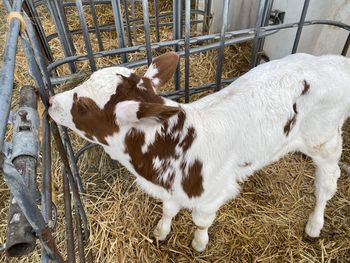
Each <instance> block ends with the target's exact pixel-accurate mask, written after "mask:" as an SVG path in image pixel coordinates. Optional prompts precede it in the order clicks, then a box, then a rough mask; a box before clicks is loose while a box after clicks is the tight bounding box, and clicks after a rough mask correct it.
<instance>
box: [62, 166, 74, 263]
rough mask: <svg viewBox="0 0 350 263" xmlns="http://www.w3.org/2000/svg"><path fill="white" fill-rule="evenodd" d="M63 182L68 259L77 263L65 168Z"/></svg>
mask: <svg viewBox="0 0 350 263" xmlns="http://www.w3.org/2000/svg"><path fill="white" fill-rule="evenodd" d="M62 179H63V180H62V181H63V196H64V214H65V218H64V220H65V222H66V224H65V227H66V242H67V257H68V258H67V259H68V262H75V253H74V234H73V219H72V207H71V195H70V190H69V182H68V178H67V173H66V171H65V168H63V171H62Z"/></svg>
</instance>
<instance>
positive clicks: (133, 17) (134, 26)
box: [131, 0, 136, 40]
mask: <svg viewBox="0 0 350 263" xmlns="http://www.w3.org/2000/svg"><path fill="white" fill-rule="evenodd" d="M131 18H132V20H133V22H132V35H133V37H134V40H136V22H135V0H131Z"/></svg>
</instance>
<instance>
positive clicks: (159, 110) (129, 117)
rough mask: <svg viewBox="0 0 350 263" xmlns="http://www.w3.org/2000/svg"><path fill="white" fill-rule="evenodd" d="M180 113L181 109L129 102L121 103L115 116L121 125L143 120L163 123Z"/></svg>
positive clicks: (157, 104)
mask: <svg viewBox="0 0 350 263" xmlns="http://www.w3.org/2000/svg"><path fill="white" fill-rule="evenodd" d="M179 111H180V108H179V107H173V106H167V105H163V104H159V103H148V102H137V101H133V100H129V101H123V102H119V103H118V104H117V107H116V112H115V114H116V118H117V121H118V122H119V123H136V122H141V121H143V120H154V121H157V122H163V121H165V120H167V119H169V118H170V117H172V116H174V115H176V114H177V113H179Z"/></svg>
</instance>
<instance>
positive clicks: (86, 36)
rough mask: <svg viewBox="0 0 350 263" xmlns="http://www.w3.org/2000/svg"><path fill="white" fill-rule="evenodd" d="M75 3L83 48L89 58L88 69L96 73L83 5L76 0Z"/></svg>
mask: <svg viewBox="0 0 350 263" xmlns="http://www.w3.org/2000/svg"><path fill="white" fill-rule="evenodd" d="M75 3H76V6H77V10H78V14H79V19H80V26H81V28H82V30H83V37H84V43H85V48H86V51H87V54H88V58H89V63H90V69H91V70H92V71H96V70H97V68H96V63H95V59H94V55H93V51H92V45H91V40H90V36H89V32H88V29H87V25H86V20H85V15H84V10H83V5H82V3H81V0H76V1H75Z"/></svg>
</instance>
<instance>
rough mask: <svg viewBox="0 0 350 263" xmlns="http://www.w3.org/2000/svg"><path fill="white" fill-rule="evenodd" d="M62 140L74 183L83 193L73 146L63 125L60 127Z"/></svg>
mask: <svg viewBox="0 0 350 263" xmlns="http://www.w3.org/2000/svg"><path fill="white" fill-rule="evenodd" d="M62 140H63V142H64V146H65V148H66V151H67V155H68V159H69V161H70V164H71V170H72V175H73V178H74V182H75V183H76V185H77V187H78V190H79V192H80V193H85V190H84V186H83V182H82V180H81V178H80V176H79V172H78V167H77V164H76V161H75V158H74V151H73V147H72V144H71V142H70V139H69V136H68V131H67V129H66V128H65V127H62Z"/></svg>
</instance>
